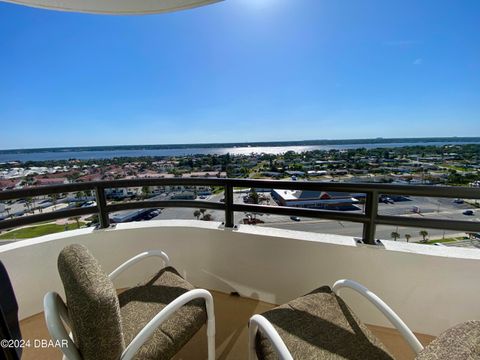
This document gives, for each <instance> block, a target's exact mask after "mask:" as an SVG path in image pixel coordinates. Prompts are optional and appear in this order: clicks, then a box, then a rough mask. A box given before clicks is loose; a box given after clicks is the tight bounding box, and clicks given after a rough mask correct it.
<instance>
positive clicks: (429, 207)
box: [156, 193, 480, 242]
mask: <svg viewBox="0 0 480 360" xmlns="http://www.w3.org/2000/svg"><path fill="white" fill-rule="evenodd" d="M243 195H244V194H237V193H235V194H234V201H235V202H237V203H242V202H243V199H242V197H243ZM268 196H269V195H268ZM222 198H223V193H220V194H216V195H211V196H208V197H207V198H206V199H205V200H207V201H214V202H215V201H220V199H222ZM410 199H411V200H410V201H401V202H395V203H394V204H384V203H380V204H379V210H378V212H379V214H382V215H401V216H412V217H418V218H422V217H425V218H435V219H449V220H470V221H480V217H479V215H480V210H476V211H475V215H474V216H465V215H463V214H462V212H463V211H464V210H465V209H472V207H471V206H470V205H469V204H466V203H465V204H455V203H454V202H453V199H446V198H425V197H410ZM269 203H270V205H273V206H276V205H277V204H276V203H275V201H273V199H271V198H270V201H269ZM414 206H417V207H418V208H419V209H420V214H414V213H412V209H413V207H414ZM194 211H195V209H182V208H170V209H164V210H163V211H162V213H161V214H160V215H159V216H157V217H156V219H194V216H193V212H194ZM353 212H356V213H361V212H363V210H357V211H353ZM207 213H210V214H211V215H212V217H213V220H215V221H224V213H223V212H222V211H212V210H207ZM257 217H258V218H259V219H260V220H262V221H264V224H260V225H257V226H269V227H275V228H280V229H288V230H298V231H309V232H315V233H326V234H337V235H346V236H353V237H362V225H361V224H356V223H351V222H344V221H333V220H319V219H311V218H303V217H302V218H300V221H298V222H297V221H293V220H291V219H290V217H288V216H281V215H270V214H258V215H257ZM243 218H245V214H244V213H235V224H239V223H241V222H242V219H243ZM420 230H427V231H428V234H429V235H428V238H429V239H440V238H442V237H452V236H463V235H465V233H459V232H458V231H448V230H447V231H443V230H436V229H424V228H407V227H401V226H400V227H396V226H378V227H377V234H376V237H377V238H379V239H384V240H391V233H392V232H393V231H395V232H398V233H399V234H400V235H401V237H400V239H398V241H406V240H405V234H410V235H411V236H412V237H411V239H410V241H412V242H414V241H420V240H422V236H421V235H420V234H419V231H420Z"/></svg>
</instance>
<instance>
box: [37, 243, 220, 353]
mask: <svg viewBox="0 0 480 360" xmlns="http://www.w3.org/2000/svg"><path fill="white" fill-rule="evenodd" d="M151 256H156V257H160V258H161V259H162V260H163V261H164V263H165V266H166V267H164V268H162V269H161V270H160V271H159V272H158V273H156V274H155V275H154V276H153V278H152V279H151V280H150V281H148V282H147V283H145V284H143V285H140V286H135V287H132V288H130V289H127V290H125V291H123V292H121V293H120V294H119V295H117V292H116V290H115V288H114V286H113V283H112V281H113V280H114V279H115V278H116V277H117V276H118V275H119V274H120V273H122V272H123V271H125V270H126V269H127V268H130V267H131V266H132V265H133V264H135V263H137V262H138V261H140V260H143V259H145V258H147V257H151ZM168 262H169V258H168V256H167V255H166V254H165V253H164V252H162V251H159V250H152V251H147V252H144V253H141V254H139V255H137V256H135V257H133V258H131V259H130V260H128V261H126V262H125V263H123V264H122V265H120V266H119V267H118V268H117V269H116V270H114V271H113V272H112V273H111V274H110V275H108V276H107V275H106V274H105V273H104V272H103V271H102V269H101V268H100V265H99V264H98V262H97V260H96V259H95V258H94V257H93V256H92V255H91V254H90V253H89V251H88V250H87V248H86V247H85V246H83V245H77V244H74V245H70V246H67V247H66V248H64V249H63V250H62V251H61V252H60V255H59V257H58V270H59V273H60V277H61V279H62V283H63V286H64V289H65V297H66V304H65V303H64V302H63V300H62V298H61V297H60V295H59V294H57V293H55V292H49V293H47V294H46V295H45V298H44V308H45V319H46V323H47V327H48V330H49V332H50V335H51V337H52V338H53V340H54V341H58V342H57V343H58V344H62V345H61V350H62V352H63V354H64V355H65V357H66V358H67V359H70V360H119V359H121V360H128V359H133V358H134V359H137V360H143V359H149V360H150V359H170V358H171V357H173V356H174V355H175V354H176V353H177V352H178V351H179V350H180V349H181V348H182V347H183V346H184V345H185V344H186V343H187V342H188V341H189V340H190V338H191V337H192V336H193V335H194V334H195V333H196V332H197V331H198V330H199V329H200V328H201V327H202V326H203V324H205V323H207V336H208V359H209V360H213V359H214V358H215V317H214V309H213V299H212V296H211V294H210V293H209V292H208V291H207V290H203V289H194V287H193V286H192V285H191V284H190V283H188V282H187V281H186V280H184V279H183V278H182V277H181V276H180V275H179V273H178V272H177V271H176V270H175V269H174V268H173V267H169V266H167V265H168ZM63 323H65V324H66V325H67V326H68V327H69V328H70V330H71V335H69V334H68V332H67V330H66V328H65V326H64V324H63Z"/></svg>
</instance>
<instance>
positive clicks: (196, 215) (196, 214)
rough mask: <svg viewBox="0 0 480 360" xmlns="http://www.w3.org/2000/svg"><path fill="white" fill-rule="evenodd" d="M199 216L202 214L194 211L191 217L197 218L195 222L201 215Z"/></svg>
mask: <svg viewBox="0 0 480 360" xmlns="http://www.w3.org/2000/svg"><path fill="white" fill-rule="evenodd" d="M201 214H202V213H201V212H200V210H195V211H194V212H193V216H195V217H196V218H197V220H198V219H199V218H200V215H201Z"/></svg>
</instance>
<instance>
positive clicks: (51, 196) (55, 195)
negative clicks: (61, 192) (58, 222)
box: [50, 194, 58, 210]
mask: <svg viewBox="0 0 480 360" xmlns="http://www.w3.org/2000/svg"><path fill="white" fill-rule="evenodd" d="M50 199H52V203H53V210H56V208H57V200H58V194H51V195H50Z"/></svg>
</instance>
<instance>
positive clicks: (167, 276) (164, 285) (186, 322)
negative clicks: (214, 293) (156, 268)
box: [118, 267, 207, 360]
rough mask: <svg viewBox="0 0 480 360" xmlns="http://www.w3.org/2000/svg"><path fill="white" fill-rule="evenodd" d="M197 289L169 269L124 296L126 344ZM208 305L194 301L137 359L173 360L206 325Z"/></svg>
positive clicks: (168, 323)
mask: <svg viewBox="0 0 480 360" xmlns="http://www.w3.org/2000/svg"><path fill="white" fill-rule="evenodd" d="M192 289H194V287H193V286H192V285H191V284H190V283H188V282H187V281H186V280H184V279H183V278H182V277H181V276H180V275H179V274H178V272H177V271H176V270H175V269H174V268H172V267H167V268H165V269H162V270H161V271H160V272H159V273H158V274H156V275H155V276H154V277H153V278H152V279H151V280H150V281H149V282H148V283H147V284H145V285H143V286H137V287H134V288H131V289H129V290H126V291H124V292H123V293H121V294H120V295H119V296H118V298H119V300H120V311H121V316H122V324H123V331H124V337H125V342H126V344H129V343H130V342H131V341H132V340H133V338H134V337H135V336H136V335H137V334H138V333H139V332H140V330H141V329H142V328H143V327H144V326H145V325H146V324H147V323H148V322H149V321H150V320H151V319H152V318H153V317H154V316H155V315H157V313H158V312H159V311H160V310H162V309H163V308H164V307H165V306H166V305H167V304H168V303H170V302H172V301H173V300H175V299H176V298H177V297H179V296H180V295H182V294H184V293H186V292H187V291H189V290H192ZM206 320H207V315H206V309H205V302H204V301H203V300H201V299H199V300H194V301H191V302H190V303H189V304H187V305H186V306H184V307H182V308H181V309H180V310H178V311H177V312H176V313H175V314H174V315H173V316H172V317H170V318H169V319H168V320H167V321H166V322H164V323H163V324H162V325H161V327H160V328H159V329H157V330H156V331H155V333H154V335H153V337H152V338H151V339H150V340H148V341H147V343H145V345H144V346H142V347H141V348H140V350H139V352H138V354H137V356H136V359H151V360H153V359H155V360H160V359H170V358H171V357H172V356H173V355H175V354H176V353H177V352H178V350H180V349H181V348H182V347H183V345H185V344H186V343H187V342H188V340H189V339H190V338H191V337H192V336H193V335H194V334H195V333H196V332H197V331H198V330H199V329H200V328H201V327H202V325H203V324H204V323H205V322H206Z"/></svg>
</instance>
